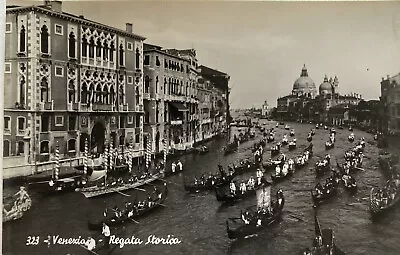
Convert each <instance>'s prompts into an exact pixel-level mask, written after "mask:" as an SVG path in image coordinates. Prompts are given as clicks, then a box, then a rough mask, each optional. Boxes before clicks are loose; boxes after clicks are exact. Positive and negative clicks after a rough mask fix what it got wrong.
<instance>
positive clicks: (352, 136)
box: [347, 134, 355, 143]
mask: <svg viewBox="0 0 400 255" xmlns="http://www.w3.org/2000/svg"><path fill="white" fill-rule="evenodd" d="M354 139H355V138H354V134H351V135H349V137H348V138H347V140H349V142H351V143H352V142H354Z"/></svg>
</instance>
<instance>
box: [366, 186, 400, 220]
mask: <svg viewBox="0 0 400 255" xmlns="http://www.w3.org/2000/svg"><path fill="white" fill-rule="evenodd" d="M383 190H385V191H386V193H387V194H393V195H394V197H393V195H392V196H390V195H387V197H383V198H382V199H380V198H379V197H378V195H379V192H378V190H376V189H374V188H372V189H371V192H370V199H369V211H370V213H371V216H372V218H373V219H374V218H377V217H379V216H381V215H383V214H384V213H385V212H387V211H389V210H391V209H393V208H394V207H395V206H396V205H397V204H398V202H399V200H400V180H398V179H392V180H389V181H387V183H386V185H385V187H383V188H382V189H381V191H383ZM386 201H387V202H386Z"/></svg>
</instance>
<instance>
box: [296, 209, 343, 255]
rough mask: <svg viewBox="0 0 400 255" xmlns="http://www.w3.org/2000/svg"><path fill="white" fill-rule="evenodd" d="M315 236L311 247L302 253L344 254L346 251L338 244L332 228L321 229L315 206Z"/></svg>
mask: <svg viewBox="0 0 400 255" xmlns="http://www.w3.org/2000/svg"><path fill="white" fill-rule="evenodd" d="M314 225H315V226H314V228H315V238H314V242H313V246H312V248H311V249H309V248H308V249H306V250H305V251H304V252H302V254H309V255H344V254H345V253H344V252H343V251H342V250H341V249H340V248H339V247H338V246H337V245H336V243H335V236H334V234H333V230H332V229H321V226H320V224H319V220H318V217H317V209H316V206H314Z"/></svg>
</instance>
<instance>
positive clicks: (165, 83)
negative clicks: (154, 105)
mask: <svg viewBox="0 0 400 255" xmlns="http://www.w3.org/2000/svg"><path fill="white" fill-rule="evenodd" d="M167 84H168V82H167V78H164V93H165V92H166V91H167ZM161 90H162V88H161Z"/></svg>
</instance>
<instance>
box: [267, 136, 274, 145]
mask: <svg viewBox="0 0 400 255" xmlns="http://www.w3.org/2000/svg"><path fill="white" fill-rule="evenodd" d="M273 141H275V137H274V136H273V135H269V136H268V137H267V142H269V143H271V142H273Z"/></svg>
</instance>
